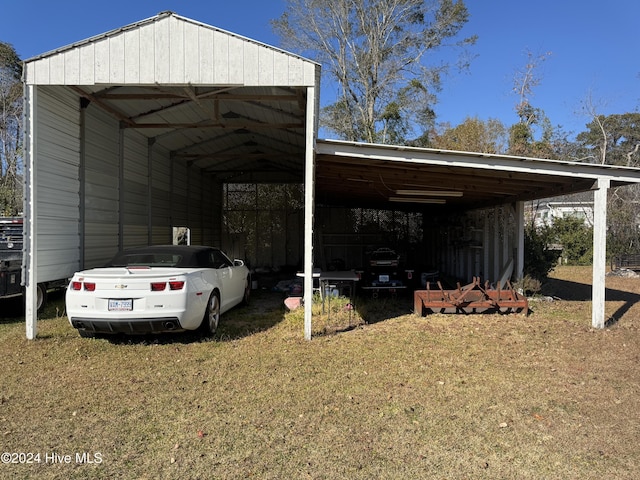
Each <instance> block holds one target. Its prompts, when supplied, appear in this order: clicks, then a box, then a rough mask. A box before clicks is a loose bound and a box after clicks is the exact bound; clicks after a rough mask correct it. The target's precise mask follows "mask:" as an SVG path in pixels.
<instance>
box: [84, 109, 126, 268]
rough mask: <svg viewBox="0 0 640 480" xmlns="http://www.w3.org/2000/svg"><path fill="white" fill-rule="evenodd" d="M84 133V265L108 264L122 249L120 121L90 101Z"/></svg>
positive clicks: (89, 266)
mask: <svg viewBox="0 0 640 480" xmlns="http://www.w3.org/2000/svg"><path fill="white" fill-rule="evenodd" d="M84 131H85V135H84V139H83V141H84V154H85V158H84V179H85V192H84V219H83V221H84V266H83V268H91V267H97V266H101V265H104V263H105V262H106V261H107V260H108V259H110V258H111V257H112V256H113V255H114V254H115V253H116V252H117V251H118V234H119V233H118V232H119V228H118V222H119V208H120V207H119V206H120V202H119V191H120V184H119V181H118V169H119V164H120V162H119V150H120V142H119V140H118V135H119V133H118V132H119V125H118V122H117V121H116V120H115V119H114V118H113V117H111V116H110V115H108V114H107V113H105V112H104V111H103V110H102V109H100V108H98V107H95V106H93V105H89V107H88V108H87V110H86V114H85V129H84Z"/></svg>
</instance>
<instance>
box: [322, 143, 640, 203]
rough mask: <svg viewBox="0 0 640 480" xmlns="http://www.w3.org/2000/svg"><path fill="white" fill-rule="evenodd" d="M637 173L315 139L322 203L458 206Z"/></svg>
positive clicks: (639, 172)
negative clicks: (316, 140)
mask: <svg viewBox="0 0 640 480" xmlns="http://www.w3.org/2000/svg"><path fill="white" fill-rule="evenodd" d="M603 176H604V177H607V178H609V179H610V180H611V187H616V186H622V185H628V184H630V183H635V182H638V181H639V180H640V169H633V168H626V167H618V166H615V165H594V164H587V163H579V162H568V161H557V160H545V159H540V158H526V157H514V156H508V155H492V154H485V153H474V152H460V151H450V150H438V149H429V148H412V147H404V146H394V145H373V144H366V143H355V142H344V141H337V140H318V142H317V147H316V175H315V178H316V199H317V201H318V202H320V203H323V204H328V205H330V204H345V205H356V206H360V207H371V208H390V206H393V207H394V208H405V209H407V208H408V209H413V210H422V211H424V210H428V211H433V212H437V211H453V210H468V209H476V208H488V207H493V206H496V205H504V204H508V203H513V202H518V201H528V200H536V199H541V198H549V197H553V196H557V195H564V194H570V193H577V192H583V191H588V190H591V189H593V188H595V185H594V184H595V182H596V180H597V179H598V178H600V177H603Z"/></svg>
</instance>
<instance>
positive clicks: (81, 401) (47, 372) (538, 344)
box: [0, 267, 640, 479]
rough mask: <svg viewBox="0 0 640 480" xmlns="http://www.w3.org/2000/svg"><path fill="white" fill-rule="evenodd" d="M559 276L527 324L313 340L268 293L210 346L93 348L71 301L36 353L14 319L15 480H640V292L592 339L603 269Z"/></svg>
mask: <svg viewBox="0 0 640 480" xmlns="http://www.w3.org/2000/svg"><path fill="white" fill-rule="evenodd" d="M553 277H554V278H553V279H552V280H551V281H550V282H549V283H548V284H546V285H545V289H546V291H547V293H548V294H550V295H554V296H556V297H558V298H560V299H559V300H555V301H553V302H550V301H544V300H537V301H531V302H530V308H531V313H530V314H529V315H528V316H525V315H522V314H510V315H466V316H465V315H444V314H435V315H431V316H428V317H424V318H420V317H417V316H415V315H413V314H412V313H411V308H412V299H411V298H404V299H397V300H390V299H377V300H367V299H362V298H361V299H358V302H357V304H356V311H355V312H353V311H351V312H350V311H349V310H347V309H345V308H343V305H341V304H340V302H338V301H336V302H334V305H333V307H334V309H333V311H332V314H331V317H330V318H327V316H326V315H324V316H322V315H320V314H318V315H317V316H316V317H314V326H313V328H314V338H313V340H312V341H311V342H307V341H305V340H304V339H303V315H302V312H301V311H295V312H292V313H285V311H284V309H283V308H282V302H281V299H280V297H279V296H278V295H277V294H272V293H270V292H257V294H256V295H255V296H254V298H253V299H252V305H251V306H249V307H246V308H237V309H234V310H233V311H231V312H228V313H227V314H226V315H223V317H222V321H221V326H220V329H219V331H218V333H217V335H216V336H215V338H212V339H201V338H199V337H198V336H195V335H192V334H178V335H162V336H151V337H149V336H144V337H128V338H127V337H124V338H122V337H117V338H114V339H82V338H80V337H79V336H78V334H77V332H76V331H75V330H73V329H72V328H71V327H70V326H69V323H68V321H67V318H66V316H64V302H63V299H62V296H61V295H59V296H58V297H57V298H54V299H53V301H52V302H51V303H50V305H49V306H48V308H47V310H46V311H45V313H44V314H43V315H42V319H41V321H40V322H39V324H38V327H39V330H38V338H37V339H36V340H35V341H28V340H26V339H25V328H24V319H23V318H20V317H17V318H11V317H10V316H9V317H8V315H11V314H10V313H8V310H7V309H8V307H7V305H8V304H7V303H3V304H0V309H1V310H0V315H2V317H3V318H0V358H1V359H2V366H3V368H2V374H1V376H0V443H1V448H0V453H1V452H13V453H15V455H13V456H12V457H11V458H10V460H15V461H16V462H24V461H29V460H31V462H32V463H28V464H25V463H22V464H21V463H5V462H6V459H7V457H6V456H3V463H2V464H0V478H38V479H50V478H60V479H75V478H78V479H80V478H82V479H85V478H105V479H107V478H108V479H113V478H122V479H132V478H136V479H146V478H148V479H156V478H162V479H165V478H166V479H169V478H180V479H192V478H193V479H196V478H198V479H200V478H201V479H214V478H215V479H236V478H260V479H285V478H286V479H306V478H309V479H343V478H344V479H417V478H438V479H440V478H442V479H457V478H469V479H483V478H486V479H496V478H514V479H516V478H517V479H542V478H548V479H573V478H575V479H596V478H597V479H601V478H606V479H636V478H640V448H639V445H640V419H639V412H640V367H639V365H640V303H638V299H640V278H619V277H609V278H607V289H608V291H607V315H608V316H609V317H611V319H612V322H611V324H610V325H609V326H608V327H607V328H606V329H604V330H599V331H595V330H593V329H592V328H591V304H590V301H588V299H589V297H590V286H589V285H590V277H591V270H590V268H573V267H564V268H559V269H558V270H557V271H556V272H555V273H554V274H553ZM18 454H24V455H18ZM67 462H68V463H67Z"/></svg>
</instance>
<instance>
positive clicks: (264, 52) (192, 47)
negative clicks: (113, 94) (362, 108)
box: [26, 15, 316, 86]
mask: <svg viewBox="0 0 640 480" xmlns="http://www.w3.org/2000/svg"><path fill="white" fill-rule="evenodd" d="M135 27H136V28H126V29H121V30H116V31H113V32H110V33H108V34H106V35H103V36H101V37H99V38H98V37H95V38H93V39H89V40H88V41H85V42H82V43H79V44H76V45H72V46H70V47H69V48H64V49H60V50H59V51H58V52H54V53H52V54H49V55H47V56H44V57H42V58H38V59H35V60H33V61H32V63H33V65H32V66H31V67H30V68H29V69H27V76H26V82H27V83H28V84H39V85H45V84H48V85H95V84H100V83H102V84H148V85H154V84H157V83H160V84H167V83H172V84H184V85H187V84H191V85H195V84H201V85H210V84H232V85H273V84H277V85H283V86H285V85H286V86H313V85H314V84H315V80H316V79H315V74H316V64H315V63H313V62H310V61H309V60H305V59H303V58H301V57H298V56H296V55H293V54H289V53H286V52H283V51H281V50H278V49H275V48H273V47H269V46H267V45H263V44H261V43H259V42H255V41H253V40H249V39H247V38H244V37H240V36H237V35H234V34H232V33H229V32H225V31H223V30H220V29H217V28H214V27H211V26H208V25H204V24H201V23H198V22H194V21H192V20H189V19H186V18H183V17H180V16H177V15H166V16H162V15H161V16H158V17H155V18H153V19H150V20H148V21H143V22H139V23H138V24H137V25H135Z"/></svg>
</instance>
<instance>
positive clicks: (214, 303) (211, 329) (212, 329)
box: [201, 292, 220, 335]
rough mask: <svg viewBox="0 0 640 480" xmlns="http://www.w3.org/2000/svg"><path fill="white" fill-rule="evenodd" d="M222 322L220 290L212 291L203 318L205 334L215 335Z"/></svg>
mask: <svg viewBox="0 0 640 480" xmlns="http://www.w3.org/2000/svg"><path fill="white" fill-rule="evenodd" d="M219 323H220V295H219V294H218V292H212V293H211V296H210V297H209V301H208V302H207V308H206V309H205V311H204V318H203V319H202V325H201V327H202V332H203V333H204V334H205V335H213V334H214V333H216V330H217V329H218V324H219Z"/></svg>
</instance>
